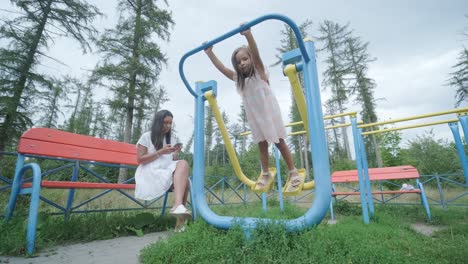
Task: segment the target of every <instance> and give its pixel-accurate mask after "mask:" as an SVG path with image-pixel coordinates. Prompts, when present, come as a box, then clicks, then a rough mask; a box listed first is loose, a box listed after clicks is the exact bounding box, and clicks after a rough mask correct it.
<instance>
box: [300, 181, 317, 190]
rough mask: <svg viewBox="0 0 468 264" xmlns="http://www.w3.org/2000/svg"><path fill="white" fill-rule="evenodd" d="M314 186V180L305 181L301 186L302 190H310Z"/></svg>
mask: <svg viewBox="0 0 468 264" xmlns="http://www.w3.org/2000/svg"><path fill="white" fill-rule="evenodd" d="M314 188H315V181H310V182H305V183H304V185H303V186H302V190H312V189H314Z"/></svg>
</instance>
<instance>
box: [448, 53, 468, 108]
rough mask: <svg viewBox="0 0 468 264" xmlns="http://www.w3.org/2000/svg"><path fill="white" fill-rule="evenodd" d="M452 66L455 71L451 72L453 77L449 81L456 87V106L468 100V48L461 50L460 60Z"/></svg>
mask: <svg viewBox="0 0 468 264" xmlns="http://www.w3.org/2000/svg"><path fill="white" fill-rule="evenodd" d="M452 68H454V69H455V71H454V72H452V73H450V76H451V78H450V79H449V80H448V81H449V85H450V86H454V87H456V91H455V99H456V101H455V107H458V106H459V105H460V104H461V103H462V102H466V101H468V50H467V49H466V48H463V50H462V51H461V52H460V55H459V56H458V62H457V63H456V64H455V65H454V66H453V67H452Z"/></svg>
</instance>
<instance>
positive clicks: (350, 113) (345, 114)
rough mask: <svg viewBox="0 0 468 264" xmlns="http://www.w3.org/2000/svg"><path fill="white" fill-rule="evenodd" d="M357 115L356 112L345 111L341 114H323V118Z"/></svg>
mask: <svg viewBox="0 0 468 264" xmlns="http://www.w3.org/2000/svg"><path fill="white" fill-rule="evenodd" d="M356 115H357V112H347V113H341V114H336V115H330V116H324V117H323V119H325V120H327V119H333V118H337V117H342V116H351V117H354V116H356Z"/></svg>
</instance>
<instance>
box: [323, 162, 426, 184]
mask: <svg viewBox="0 0 468 264" xmlns="http://www.w3.org/2000/svg"><path fill="white" fill-rule="evenodd" d="M331 178H332V183H342V182H358V173H357V170H348V171H336V172H334V173H333V174H332V175H331ZM415 178H419V173H418V170H417V169H416V168H415V167H413V166H409V165H405V166H395V167H385V168H371V169H369V179H370V180H371V181H379V180H380V181H383V180H398V179H415Z"/></svg>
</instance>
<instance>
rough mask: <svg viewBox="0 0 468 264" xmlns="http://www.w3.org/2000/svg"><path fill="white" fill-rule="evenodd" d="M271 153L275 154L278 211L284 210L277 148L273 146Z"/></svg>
mask: <svg viewBox="0 0 468 264" xmlns="http://www.w3.org/2000/svg"><path fill="white" fill-rule="evenodd" d="M273 152H274V153H275V162H276V181H277V183H278V198H279V202H280V210H281V211H283V210H284V202H283V184H282V183H281V168H280V158H279V153H278V148H276V146H273Z"/></svg>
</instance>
